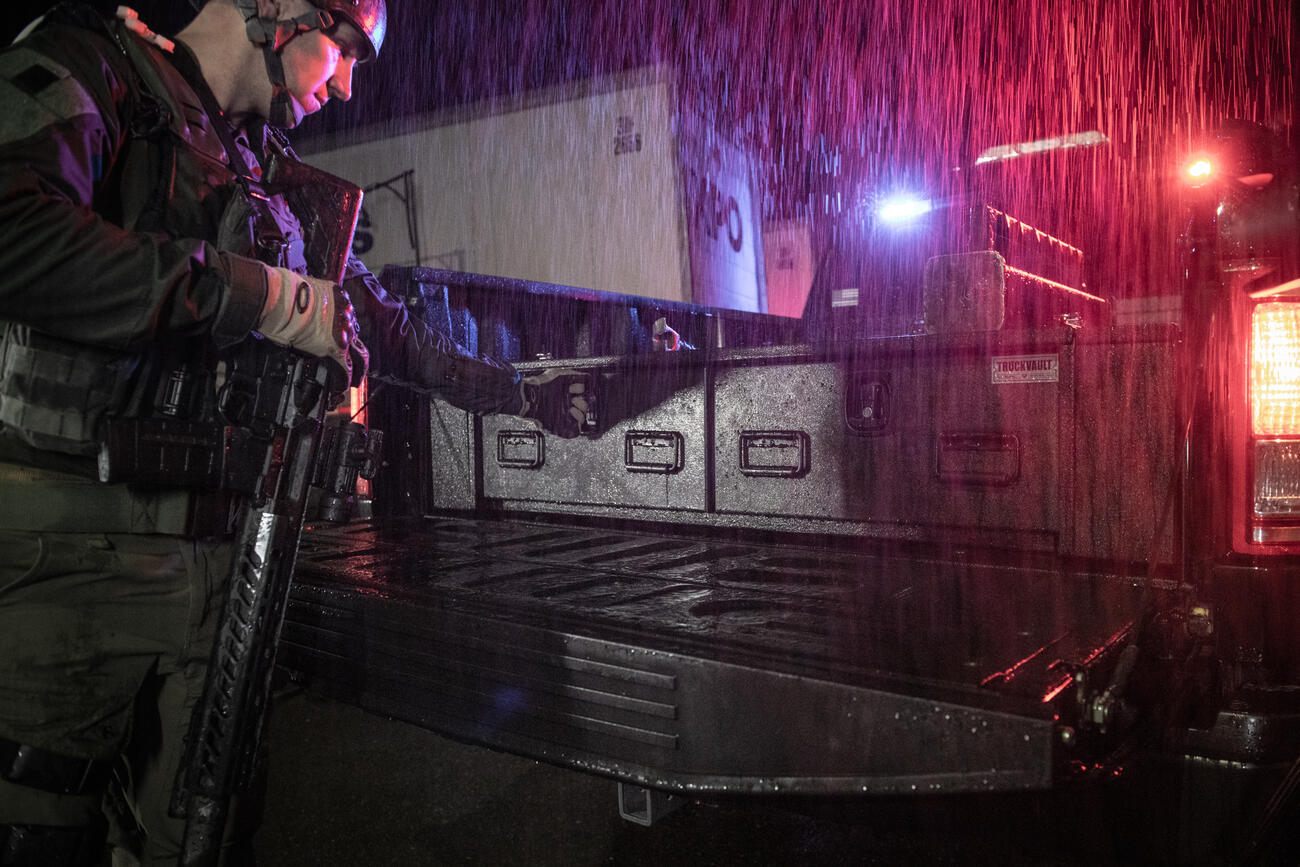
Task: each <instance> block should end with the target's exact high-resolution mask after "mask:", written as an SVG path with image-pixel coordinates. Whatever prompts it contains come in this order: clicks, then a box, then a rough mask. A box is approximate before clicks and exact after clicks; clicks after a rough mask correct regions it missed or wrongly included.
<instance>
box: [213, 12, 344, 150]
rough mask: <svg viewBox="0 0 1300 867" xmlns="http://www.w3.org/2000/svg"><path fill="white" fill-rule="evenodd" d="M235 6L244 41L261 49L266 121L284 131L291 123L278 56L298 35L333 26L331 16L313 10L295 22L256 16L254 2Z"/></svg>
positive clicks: (291, 116)
mask: <svg viewBox="0 0 1300 867" xmlns="http://www.w3.org/2000/svg"><path fill="white" fill-rule="evenodd" d="M235 6H236V7H238V9H239V11H240V13H241V14H242V15H243V16H244V29H245V32H246V33H247V34H248V41H249V42H251V43H253V44H254V45H258V46H261V49H262V59H263V60H264V61H265V62H266V77H267V78H268V79H269V80H270V82H271V90H272V93H271V110H270V114H269V116H268V117H267V121H268V122H270V124H271V125H272V126H278V127H287V126H289V125H290V124H291V123H293V120H294V118H293V108H292V97H290V96H289V86H288V84H287V83H286V82H285V80H284V62H283V61H282V60H281V58H280V52H281V51H283V50H284V46H285V45H287V44H288V43H289V40H291V39H293V38H294V37H295V36H297V35H298V34H299V33H306V32H307V31H308V30H327V29H329V28H330V27H333V26H334V16H332V15H330V13H328V12H326V11H325V10H324V9H313V10H312V11H311V12H305V13H303V14H302V15H299V16H298V17H296V18H287V19H282V20H277V19H274V18H264V17H262V16H260V15H258V14H257V0H235Z"/></svg>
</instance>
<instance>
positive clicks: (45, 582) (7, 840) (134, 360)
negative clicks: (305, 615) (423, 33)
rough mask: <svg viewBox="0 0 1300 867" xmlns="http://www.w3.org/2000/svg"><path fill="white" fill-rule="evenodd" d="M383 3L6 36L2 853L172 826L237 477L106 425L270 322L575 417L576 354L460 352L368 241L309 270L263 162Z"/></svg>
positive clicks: (373, 0) (457, 397)
mask: <svg viewBox="0 0 1300 867" xmlns="http://www.w3.org/2000/svg"><path fill="white" fill-rule="evenodd" d="M385 27H386V12H385V7H384V2H383V0H313V2H311V3H309V2H308V0H210V2H209V3H207V5H205V6H204V7H203V8H202V9H201V10H200V12H199V14H198V16H197V17H196V18H195V19H194V21H193V22H192V23H191V24H190V25H188V26H187V27H186V28H185V29H184V30H183V31H181V32H180V33H179V34H178V35H177V37H176V39H175V41H174V42H173V41H170V40H167V39H165V38H163V37H161V36H158V35H156V34H154V33H152V32H151V31H150V30H149V29H148V27H147V26H146V25H144V24H143V23H141V22H140V20H139V19H138V18H137V17H135V16H134V14H133V13H131V12H129V11H124V10H120V9H119V11H118V13H117V17H116V18H113V17H108V16H103V15H100V14H98V13H97V12H94V11H93V10H92V9H91V8H90V7H89V6H86V5H81V4H68V5H67V6H65V7H60V8H59V9H56V10H55V11H54V12H52V13H51V14H50V15H48V16H46V19H45V20H44V21H42V22H40V23H39V24H38V25H37V26H35V27H34V28H29V32H27V33H26V34H24V36H22V37H20V39H19V40H17V41H16V42H15V43H14V45H12V46H11V47H9V48H8V49H7V50H5V51H4V52H0V237H2V238H3V243H0V865H5V867H10V865H18V864H40V865H61V864H93V863H100V862H101V861H102V860H103V859H104V857H105V855H104V853H105V837H106V832H107V828H108V826H109V823H108V822H107V821H106V815H113V816H115V817H116V818H115V819H114V823H113V825H114V828H115V831H114V842H115V844H116V845H117V846H118V847H120V848H119V849H118V850H116V851H115V857H116V858H117V860H118V861H121V860H122V859H121V858H120V857H118V856H122V855H123V854H124V853H126V852H131V853H132V854H134V855H135V856H138V857H139V858H140V859H141V860H142V861H143V862H144V863H174V861H175V858H176V856H177V853H178V847H179V841H180V837H181V832H182V829H183V823H182V822H180V821H179V820H176V819H174V818H171V817H170V816H169V815H168V812H167V802H168V799H169V795H170V791H171V787H172V783H173V780H174V778H175V773H176V768H177V764H178V762H179V756H180V753H181V750H182V740H183V735H184V732H185V729H186V725H187V722H188V717H189V712H190V710H191V708H192V707H193V705H194V703H195V701H196V699H197V696H198V694H199V692H200V690H201V687H202V683H203V678H204V670H205V667H206V661H207V657H208V653H209V646H210V643H211V638H212V634H213V629H214V625H215V624H214V619H215V617H216V613H217V612H218V611H219V609H220V604H219V600H220V599H221V598H222V596H223V587H222V585H223V582H224V580H225V576H226V574H227V570H228V566H229V562H228V561H229V552H230V548H231V544H230V540H231V536H230V532H231V521H230V514H231V512H230V504H231V502H232V498H231V497H230V496H229V495H228V494H227V493H225V492H222V491H208V490H199V489H189V488H183V487H182V488H176V487H170V486H166V485H153V486H149V485H143V484H136V483H131V482H129V481H128V482H125V483H116V484H106V483H102V482H100V481H99V480H98V474H97V466H96V455H97V454H98V453H99V452H100V449H101V445H102V443H101V440H102V438H103V433H104V430H105V429H106V426H108V425H110V424H117V423H123V422H125V423H130V422H131V421H132V420H134V419H139V418H149V417H153V416H156V415H158V414H159V413H162V414H164V415H169V416H179V417H182V418H183V417H185V416H186V415H187V414H191V415H198V416H202V415H203V414H204V413H211V412H212V411H213V407H219V406H220V401H219V400H218V398H217V394H218V391H219V389H220V386H221V383H222V377H223V375H224V372H223V367H222V365H223V357H224V356H223V353H225V352H227V351H228V350H229V349H230V348H231V347H233V346H238V345H240V343H241V342H242V341H247V340H256V339H265V340H269V341H272V342H273V343H276V344H280V345H283V346H290V347H293V348H295V349H297V350H299V351H301V352H304V353H307V354H310V355H312V356H317V357H321V358H326V359H330V360H331V361H332V362H333V363H335V364H337V366H338V367H339V368H340V369H341V370H342V371H344V372H345V375H349V376H351V377H352V378H353V379H354V380H356V379H359V377H360V376H361V375H363V374H365V373H366V372H367V368H368V372H369V375H371V376H372V377H378V378H380V379H384V380H388V381H393V382H398V383H402V384H405V385H409V386H412V387H415V388H418V389H422V390H424V391H428V392H432V393H436V394H438V395H439V396H441V397H443V398H444V399H446V400H448V401H449V402H451V403H453V404H455V405H457V406H460V407H462V408H464V409H467V410H470V411H473V412H476V413H514V414H520V415H525V416H530V417H534V418H536V419H538V421H539V422H540V423H541V424H542V425H543V426H544V427H546V428H547V429H548V430H552V431H554V432H556V433H559V434H561V435H564V436H573V435H576V433H577V426H578V424H579V423H580V421H581V420H582V418H583V413H584V410H585V408H586V407H585V405H584V404H583V403H582V400H581V398H580V397H576V396H573V395H570V394H569V393H568V391H567V390H563V389H561V386H560V384H561V383H562V382H563V380H562V379H556V378H552V377H541V378H538V379H533V380H522V379H521V378H520V376H519V375H518V373H516V371H514V370H513V369H512V368H511V367H510V366H508V365H505V364H501V363H498V362H494V361H492V360H489V359H484V358H475V357H472V356H469V355H467V354H465V353H464V352H463V351H462V350H461V349H459V348H458V347H457V346H456V345H455V344H454V343H452V342H451V341H450V340H449V339H447V338H446V337H445V336H444V335H442V334H439V333H437V332H434V331H432V330H430V329H429V328H428V327H427V326H426V325H424V324H423V323H422V322H418V321H412V320H410V319H408V318H407V316H406V313H405V311H404V309H403V307H402V306H401V305H400V304H399V303H396V302H395V301H394V300H393V299H392V298H390V297H389V296H387V295H386V294H385V292H384V290H383V289H382V287H381V286H380V285H379V283H378V282H377V281H376V279H375V278H374V276H373V275H372V274H371V273H370V272H369V271H367V270H366V269H365V267H364V266H363V265H362V264H361V263H360V262H358V261H356V260H352V261H350V262H349V264H348V267H347V270H346V278H345V279H344V281H343V285H342V288H340V287H338V286H336V285H334V284H333V283H332V282H331V281H330V280H328V279H322V278H321V276H320V275H315V276H313V275H309V274H307V273H306V272H307V262H306V254H305V252H304V250H305V248H304V240H303V232H302V215H298V214H295V213H293V212H292V210H291V208H290V207H289V206H288V205H287V204H286V202H285V201H284V199H283V198H281V197H280V196H278V195H275V194H273V192H268V190H267V189H266V188H264V187H262V186H261V184H260V181H261V179H262V177H263V174H264V172H265V170H266V167H267V166H268V165H269V163H270V162H271V161H272V160H273V159H275V158H276V157H287V156H290V154H289V151H288V147H287V144H286V142H285V140H284V138H283V136H282V134H281V133H280V131H279V129H280V128H288V127H293V126H295V125H296V124H297V123H298V122H299V121H301V119H302V118H303V117H304V116H305V115H308V114H311V113H313V112H315V111H318V110H320V108H321V107H322V106H323V105H325V104H326V103H327V102H329V101H330V100H334V99H339V100H347V99H349V98H350V97H351V96H352V87H353V80H352V73H353V70H354V68H355V66H356V65H358V64H361V63H364V62H365V61H367V60H369V59H371V58H373V57H374V56H375V55H376V54H377V53H378V51H379V50H380V48H381V46H382V43H383V39H384V31H385ZM354 307H355V317H354V316H353V315H352V311H353V308H354ZM258 335H260V337H259V336H258ZM217 412H218V413H219V409H218V410H217ZM123 817H125V820H124V819H123ZM231 827H232V828H236V829H237V828H238V827H239V823H238V822H237V821H236V822H233V823H232V824H231ZM241 842H242V843H246V842H247V841H246V836H245V837H244V838H242V839H241V838H240V835H239V833H235V834H234V835H233V839H232V845H238V844H240V843H241ZM230 851H231V852H238V851H240V850H238V849H231V850H230ZM245 856H246V852H245V853H243V854H239V855H231V856H230V858H229V859H228V860H230V861H239V860H241V859H242V858H244V857H245Z"/></svg>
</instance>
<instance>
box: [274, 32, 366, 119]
mask: <svg viewBox="0 0 1300 867" xmlns="http://www.w3.org/2000/svg"><path fill="white" fill-rule="evenodd" d="M365 46H366V42H365V37H364V36H362V35H361V32H360V31H358V30H357V29H356V28H355V27H353V26H352V25H351V24H349V23H347V22H346V21H340V22H339V23H338V24H337V25H336V26H335V27H332V28H331V29H330V30H329V31H328V32H325V31H320V30H308V31H306V32H305V33H299V34H298V35H297V36H295V37H294V38H293V39H290V40H289V42H288V43H287V44H286V45H285V46H284V49H283V51H282V52H281V59H282V61H283V63H284V81H285V85H286V86H287V87H288V90H289V95H290V96H291V97H293V124H292V126H297V125H298V123H299V122H301V121H302V119H303V118H304V117H306V116H307V115H309V114H315V113H316V112H318V111H320V109H321V107H322V106H324V105H325V103H326V102H328V101H329V100H331V99H341V100H343V101H344V102H346V101H347V100H349V99H351V98H352V69H353V67H354V66H356V63H357V59H358V58H359V57H361V56H362V53H363V52H364V50H365Z"/></svg>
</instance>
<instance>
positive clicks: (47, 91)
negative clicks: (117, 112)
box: [0, 46, 99, 144]
mask: <svg viewBox="0 0 1300 867" xmlns="http://www.w3.org/2000/svg"><path fill="white" fill-rule="evenodd" d="M0 105H4V106H5V111H3V112H0V144H8V143H9V142H14V141H19V140H21V139H24V138H27V137H28V136H30V135H33V134H34V133H36V132H38V131H40V130H41V129H43V128H45V127H47V126H50V125H52V124H54V123H58V122H60V121H65V120H71V119H72V118H75V117H81V116H84V115H95V114H98V113H99V108H98V106H97V105H96V104H95V100H94V98H93V97H92V96H91V95H90V92H89V91H88V90H86V88H85V86H84V85H83V84H82V83H81V82H80V81H78V80H77V79H76V78H74V77H72V74H71V73H70V72H68V70H67V69H66V68H64V67H63V66H60V65H59V64H57V63H55V62H54V61H53V60H50V59H49V58H48V57H45V56H43V55H41V54H37V53H36V52H35V51H32V50H31V49H28V48H24V47H22V46H17V47H14V48H11V49H10V50H8V51H5V52H3V53H0Z"/></svg>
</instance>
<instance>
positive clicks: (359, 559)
mask: <svg viewBox="0 0 1300 867" xmlns="http://www.w3.org/2000/svg"><path fill="white" fill-rule="evenodd" d="M1008 556H1010V555H1008ZM299 582H300V583H305V584H310V585H314V586H317V587H320V588H322V589H324V588H328V589H329V590H330V591H331V592H336V593H340V592H341V593H357V594H363V595H367V596H375V595H378V596H382V597H384V598H388V599H392V600H394V601H401V602H403V603H406V604H409V605H412V606H417V607H418V606H447V605H455V606H463V607H464V608H465V609H466V610H473V611H476V612H482V611H490V612H495V614H496V616H499V617H501V618H503V619H507V620H509V621H511V622H515V623H529V624H536V625H544V626H549V627H552V628H562V629H564V630H565V631H566V632H572V633H574V634H577V635H585V636H593V637H599V636H602V635H606V634H611V635H614V636H617V637H619V638H621V639H624V640H633V641H639V642H641V643H643V644H645V645H646V646H648V647H655V648H659V649H666V650H687V651H689V652H691V653H693V654H698V655H701V656H704V657H706V658H716V659H723V660H727V661H732V662H744V663H749V664H763V665H767V666H772V667H775V668H777V669H779V670H784V671H788V672H790V673H795V674H809V673H814V674H816V675H818V676H821V677H825V678H828V679H832V680H839V681H844V682H858V683H865V682H872V681H876V680H878V679H880V678H883V679H885V680H888V681H896V680H903V681H912V682H915V683H916V684H917V685H918V686H920V685H941V686H942V687H943V688H945V689H946V690H957V691H960V692H963V693H966V694H968V695H969V697H971V698H972V699H973V700H974V701H975V702H976V703H977V704H984V703H986V702H985V700H984V699H982V698H981V696H998V697H1001V698H1002V699H1003V700H1004V702H1007V703H1009V704H1011V705H1012V706H1015V707H1017V709H1019V710H1021V711H1025V712H1032V711H1031V710H1029V709H1031V708H1033V706H1034V705H1042V704H1043V699H1044V697H1045V696H1049V695H1050V694H1052V693H1053V692H1054V691H1055V690H1057V689H1059V688H1060V686H1061V684H1062V683H1063V681H1064V680H1065V674H1064V669H1063V667H1062V666H1063V665H1064V664H1070V663H1079V662H1083V661H1085V660H1087V659H1089V658H1090V657H1092V656H1094V655H1095V654H1096V652H1097V651H1098V650H1099V649H1101V648H1103V647H1105V646H1106V645H1107V644H1108V643H1110V642H1112V641H1113V640H1114V639H1115V638H1116V635H1117V634H1118V633H1120V632H1121V631H1122V630H1123V629H1124V628H1125V627H1126V626H1127V625H1128V623H1129V622H1131V619H1132V617H1133V616H1134V615H1135V613H1136V611H1137V608H1138V605H1139V604H1140V601H1141V596H1142V594H1141V589H1140V587H1138V585H1137V584H1136V582H1135V581H1133V580H1131V579H1126V578H1122V577H1114V576H1104V575H1087V574H1065V573H1064V572H1060V571H1053V570H1052V569H1051V568H1048V567H1047V566H1045V565H1042V564H1039V565H1038V566H1037V568H1035V567H1032V566H1029V565H1026V564H1021V563H1010V562H1008V563H1005V564H1003V565H974V564H970V563H962V564H958V563H953V562H946V561H944V560H942V559H940V558H938V557H937V556H936V557H930V558H926V557H917V556H915V554H912V555H911V556H907V557H901V556H900V557H897V558H891V557H889V556H888V555H886V554H879V553H875V554H867V553H856V552H854V551H851V550H827V549H820V550H815V549H811V548H801V547H793V546H779V545H763V544H756V543H753V542H741V541H717V540H712V539H706V538H693V537H689V536H671V535H661V534H651V533H646V532H632V531H615V530H608V529H603V528H596V527H566V526H558V525H551V524H544V523H524V522H497V521H489V520H468V519H459V518H434V519H424V520H412V521H408V522H398V523H391V524H389V525H387V526H385V527H382V528H375V527H364V528H354V529H349V530H342V531H338V530H319V529H318V530H313V531H311V532H309V533H308V534H307V535H306V537H305V538H304V542H303V548H302V552H301V554H300V566H299ZM1042 712H1043V713H1047V712H1048V709H1046V708H1044V709H1043V710H1042Z"/></svg>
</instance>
